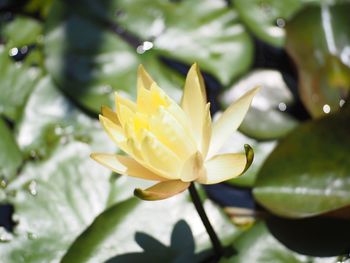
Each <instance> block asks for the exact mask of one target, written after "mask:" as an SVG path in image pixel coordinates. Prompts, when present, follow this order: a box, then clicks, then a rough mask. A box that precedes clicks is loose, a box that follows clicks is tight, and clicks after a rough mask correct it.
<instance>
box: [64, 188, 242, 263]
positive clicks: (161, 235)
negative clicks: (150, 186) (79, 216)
mask: <svg viewBox="0 0 350 263" xmlns="http://www.w3.org/2000/svg"><path fill="white" fill-rule="evenodd" d="M133 202H136V201H135V199H134V198H132V199H128V200H126V201H124V202H122V203H118V204H116V205H115V206H113V207H111V208H110V209H108V210H106V211H105V212H104V213H102V214H101V215H100V216H98V217H97V218H96V220H95V221H94V222H93V224H92V225H90V226H89V228H87V229H86V230H85V232H84V233H82V235H80V236H79V237H78V239H77V240H76V241H75V242H74V243H73V245H72V246H71V247H70V249H69V250H68V252H67V254H66V255H65V256H64V258H63V261H62V262H71V261H73V260H74V262H77V263H79V262H104V261H105V260H107V259H110V258H114V259H111V261H110V262H113V260H116V259H118V258H119V259H120V260H122V259H125V257H129V256H130V254H136V253H135V252H138V251H140V249H139V244H140V242H139V240H138V237H137V235H136V236H135V233H138V232H141V233H143V234H144V235H149V236H152V238H153V239H155V240H158V243H157V247H159V248H162V247H163V248H164V249H165V250H166V251H167V252H169V253H170V251H172V253H173V254H170V255H169V254H168V255H164V249H152V251H151V248H150V246H152V244H154V240H153V241H152V242H149V240H148V241H146V242H145V243H144V244H142V247H143V248H144V249H145V252H144V253H146V255H148V256H149V257H151V258H152V259H153V260H151V261H154V260H155V259H156V258H158V257H159V258H163V259H164V256H166V257H167V258H169V256H172V257H173V258H174V259H175V258H182V259H183V260H185V261H181V262H188V261H189V260H190V259H193V258H194V253H196V252H199V251H203V250H205V249H209V248H210V242H209V239H208V235H207V233H206V231H205V228H204V226H203V224H202V222H201V221H200V218H199V216H198V215H197V214H196V210H195V208H194V206H193V204H192V203H191V202H190V200H189V199H188V195H187V194H180V195H177V196H175V197H172V198H170V199H166V200H162V201H159V202H145V201H138V205H137V207H136V208H135V209H134V210H133V211H131V212H129V213H128V214H126V215H125V213H123V209H124V206H126V207H127V206H128V205H129V203H133ZM204 205H205V209H206V211H207V213H208V216H209V218H210V220H211V221H212V222H215V224H214V228H215V230H216V231H217V233H218V235H219V236H220V238H221V239H222V240H223V242H224V243H225V244H228V243H230V242H231V241H232V240H233V239H234V237H235V236H237V234H238V232H239V231H238V229H235V228H234V227H233V225H232V224H231V223H230V222H229V221H228V219H227V218H226V217H225V215H224V214H223V213H222V212H220V211H219V210H218V209H217V207H216V206H215V205H214V204H213V203H211V202H210V201H209V200H206V201H205V204H204ZM121 217H122V218H123V220H121V219H120V218H121ZM179 220H185V222H187V224H188V225H189V226H190V229H191V230H192V231H193V234H192V235H193V237H188V238H190V240H191V238H194V242H195V250H194V248H193V245H190V246H186V249H185V248H184V249H183V250H182V249H179V248H178V246H181V247H182V245H181V244H180V243H179V240H174V239H172V241H171V244H169V237H170V235H171V234H170V233H171V232H172V231H173V235H174V234H176V232H175V230H176V229H175V230H173V229H172V228H173V226H174V225H175V224H176V223H177V222H178V221H179ZM174 232H175V233H174ZM186 235H188V234H186ZM190 235H191V234H190ZM134 236H135V237H134ZM188 238H187V241H188ZM134 239H135V240H134ZM185 240H186V239H184V240H183V239H181V241H180V242H181V243H182V242H185ZM141 243H142V242H141ZM159 243H160V244H159ZM161 244H162V245H161ZM146 245H147V247H148V249H147V248H146V247H145V246H146ZM174 251H177V252H175V254H174ZM148 253H153V255H149V254H148ZM134 256H135V255H133V256H130V257H132V258H133V257H134ZM152 256H153V257H152ZM135 257H136V256H135ZM116 262H118V261H116ZM154 262H157V261H154ZM164 262H168V261H167V260H165V261H164Z"/></svg>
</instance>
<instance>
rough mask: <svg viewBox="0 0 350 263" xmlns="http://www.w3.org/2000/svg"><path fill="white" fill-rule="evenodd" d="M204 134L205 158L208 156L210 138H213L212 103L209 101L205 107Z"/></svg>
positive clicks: (203, 149) (203, 152)
mask: <svg viewBox="0 0 350 263" xmlns="http://www.w3.org/2000/svg"><path fill="white" fill-rule="evenodd" d="M202 129H203V135H202V137H203V138H202V149H201V152H202V155H203V158H205V157H206V156H207V153H208V149H209V144H210V138H211V116H210V103H207V106H206V108H205V112H204V122H203V127H202Z"/></svg>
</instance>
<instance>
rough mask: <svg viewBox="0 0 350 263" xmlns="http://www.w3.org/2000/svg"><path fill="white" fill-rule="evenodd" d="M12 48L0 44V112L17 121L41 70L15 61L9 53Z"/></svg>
mask: <svg viewBox="0 0 350 263" xmlns="http://www.w3.org/2000/svg"><path fill="white" fill-rule="evenodd" d="M11 50H12V49H9V48H8V46H6V47H5V46H2V45H0V83H1V84H0V93H1V96H0V114H3V115H4V116H5V117H6V118H8V119H10V120H12V121H17V120H18V119H19V118H20V116H21V114H22V110H23V107H24V104H25V102H26V100H27V98H28V96H29V94H30V92H31V91H32V89H33V88H34V87H35V85H36V83H37V82H38V80H39V79H40V76H41V70H40V69H39V68H37V67H30V66H27V65H25V64H23V63H20V62H14V61H13V60H12V59H11V58H10V55H9V52H10V53H11V52H12V51H11ZM16 50H17V49H16ZM16 52H18V51H16Z"/></svg>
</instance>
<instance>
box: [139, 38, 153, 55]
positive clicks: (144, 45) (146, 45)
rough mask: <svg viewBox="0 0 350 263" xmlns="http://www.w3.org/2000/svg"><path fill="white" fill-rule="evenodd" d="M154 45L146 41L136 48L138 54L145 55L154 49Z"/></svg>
mask: <svg viewBox="0 0 350 263" xmlns="http://www.w3.org/2000/svg"><path fill="white" fill-rule="evenodd" d="M153 46H154V45H153V43H152V42H150V41H145V42H143V43H142V45H139V46H138V47H137V48H136V52H137V53H138V54H143V53H145V52H146V51H147V50H150V49H152V48H153Z"/></svg>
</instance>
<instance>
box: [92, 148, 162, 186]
mask: <svg viewBox="0 0 350 263" xmlns="http://www.w3.org/2000/svg"><path fill="white" fill-rule="evenodd" d="M91 158H92V159H94V160H95V161H97V162H99V163H100V164H102V165H103V166H106V167H107V168H109V169H111V170H113V171H114V172H116V173H118V174H124V175H129V176H132V177H138V178H142V179H147V180H155V181H164V180H166V179H165V178H163V177H161V176H159V175H157V174H155V173H153V172H151V171H150V170H148V169H146V168H145V167H143V166H142V165H140V164H139V163H138V162H136V161H135V160H134V159H132V158H130V157H126V156H121V155H116V154H107V153H93V154H91Z"/></svg>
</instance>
